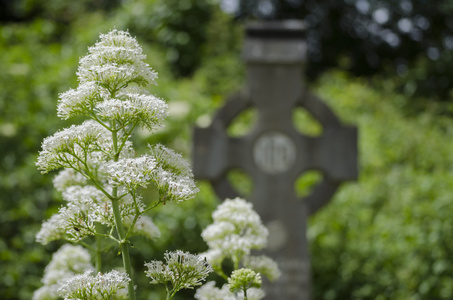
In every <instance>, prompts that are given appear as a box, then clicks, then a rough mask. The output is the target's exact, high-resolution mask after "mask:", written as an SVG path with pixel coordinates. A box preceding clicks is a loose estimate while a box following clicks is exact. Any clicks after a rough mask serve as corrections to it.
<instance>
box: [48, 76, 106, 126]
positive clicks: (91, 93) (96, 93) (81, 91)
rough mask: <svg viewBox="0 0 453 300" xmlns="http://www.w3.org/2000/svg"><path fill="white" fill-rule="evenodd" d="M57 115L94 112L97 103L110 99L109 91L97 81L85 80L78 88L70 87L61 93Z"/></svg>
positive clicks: (64, 116) (69, 115)
mask: <svg viewBox="0 0 453 300" xmlns="http://www.w3.org/2000/svg"><path fill="white" fill-rule="evenodd" d="M59 97H60V99H59V101H58V106H57V115H58V116H59V117H60V118H62V119H65V120H67V119H69V118H71V117H75V116H85V115H89V114H90V113H92V112H93V108H94V107H95V105H96V104H97V103H99V102H101V101H103V99H108V97H109V93H108V91H107V90H106V89H104V88H103V87H100V86H98V85H97V84H96V83H95V82H85V83H82V84H80V85H79V86H78V87H77V89H70V90H69V91H67V92H64V93H61V94H60V95H59Z"/></svg>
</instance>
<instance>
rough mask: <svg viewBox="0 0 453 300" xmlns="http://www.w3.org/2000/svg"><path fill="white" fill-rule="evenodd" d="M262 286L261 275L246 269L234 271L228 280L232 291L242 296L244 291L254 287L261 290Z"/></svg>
mask: <svg viewBox="0 0 453 300" xmlns="http://www.w3.org/2000/svg"><path fill="white" fill-rule="evenodd" d="M262 284H263V282H262V280H261V275H260V274H259V273H256V272H255V271H252V270H250V269H246V268H242V269H239V270H234V271H233V272H232V273H231V275H230V277H229V278H228V287H229V288H230V291H232V292H239V293H241V294H242V292H243V291H247V290H249V289H250V288H252V287H255V288H260V287H261V285H262ZM241 291H242V292H241Z"/></svg>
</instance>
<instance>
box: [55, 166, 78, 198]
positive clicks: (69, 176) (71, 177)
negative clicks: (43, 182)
mask: <svg viewBox="0 0 453 300" xmlns="http://www.w3.org/2000/svg"><path fill="white" fill-rule="evenodd" d="M52 182H53V186H54V187H55V189H56V190H57V191H59V192H63V191H64V190H65V189H66V188H68V187H70V186H73V185H84V184H86V183H87V179H86V178H85V177H84V176H83V175H82V174H80V173H79V172H76V171H75V170H74V169H64V170H61V171H60V172H59V173H58V174H57V175H56V176H55V177H54V179H53V181H52Z"/></svg>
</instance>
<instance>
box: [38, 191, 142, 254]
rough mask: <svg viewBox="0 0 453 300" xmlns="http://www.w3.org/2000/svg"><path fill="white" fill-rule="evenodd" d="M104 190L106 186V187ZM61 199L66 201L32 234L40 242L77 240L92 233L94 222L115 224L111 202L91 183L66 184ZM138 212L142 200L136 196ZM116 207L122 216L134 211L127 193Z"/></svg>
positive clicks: (111, 225)
mask: <svg viewBox="0 0 453 300" xmlns="http://www.w3.org/2000/svg"><path fill="white" fill-rule="evenodd" d="M106 189H107V191H109V190H110V188H108V187H106ZM63 199H64V200H66V201H67V202H68V203H67V205H66V206H63V207H61V208H60V209H59V211H58V213H56V214H54V215H53V216H52V217H51V218H50V219H49V220H47V221H46V222H44V223H43V225H42V226H41V229H40V231H39V232H38V234H37V235H36V240H37V241H38V242H39V243H42V244H44V245H45V244H48V243H49V242H51V241H54V240H58V239H62V238H66V239H68V240H70V241H75V242H77V241H80V240H82V239H84V238H86V237H87V236H89V235H94V234H95V232H96V226H95V222H98V223H101V224H104V225H107V226H109V227H111V228H113V227H114V226H115V222H114V215H113V208H112V203H111V201H110V200H109V199H108V198H107V197H106V196H105V195H104V193H102V192H101V191H100V190H98V189H97V188H95V187H94V186H90V185H86V186H76V185H75V186H70V187H68V188H66V189H65V190H64V192H63ZM136 202H137V206H138V209H139V212H142V211H143V203H142V202H141V201H140V198H139V197H137V198H136ZM119 208H120V213H121V217H122V218H123V219H125V218H129V217H130V216H132V215H134V214H135V213H136V211H135V203H134V200H133V199H132V197H131V196H130V195H126V196H124V197H122V198H121V199H120V200H119Z"/></svg>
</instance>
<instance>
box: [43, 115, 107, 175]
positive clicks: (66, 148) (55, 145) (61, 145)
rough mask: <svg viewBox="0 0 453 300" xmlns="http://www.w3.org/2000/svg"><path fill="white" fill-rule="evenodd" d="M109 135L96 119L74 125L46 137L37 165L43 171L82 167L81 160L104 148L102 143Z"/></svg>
mask: <svg viewBox="0 0 453 300" xmlns="http://www.w3.org/2000/svg"><path fill="white" fill-rule="evenodd" d="M109 135H110V133H109V132H108V131H106V129H105V128H103V127H102V126H101V125H99V124H98V123H96V122H94V121H85V122H84V123H83V124H81V125H72V126H71V127H69V128H66V129H63V130H61V131H59V132H57V133H55V134H54V135H53V136H50V137H47V138H45V139H44V141H43V143H42V151H41V152H40V153H39V156H38V162H37V163H36V165H37V166H38V167H39V169H40V170H42V172H43V173H47V172H48V171H51V170H54V169H58V168H61V167H63V168H73V167H80V168H82V167H83V165H81V162H80V161H81V160H82V161H83V160H84V158H85V154H86V153H91V152H99V151H102V150H104V149H103V148H102V146H101V145H102V144H103V143H104V142H105V140H106V139H109V138H110V136H109ZM93 159H94V157H93Z"/></svg>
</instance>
